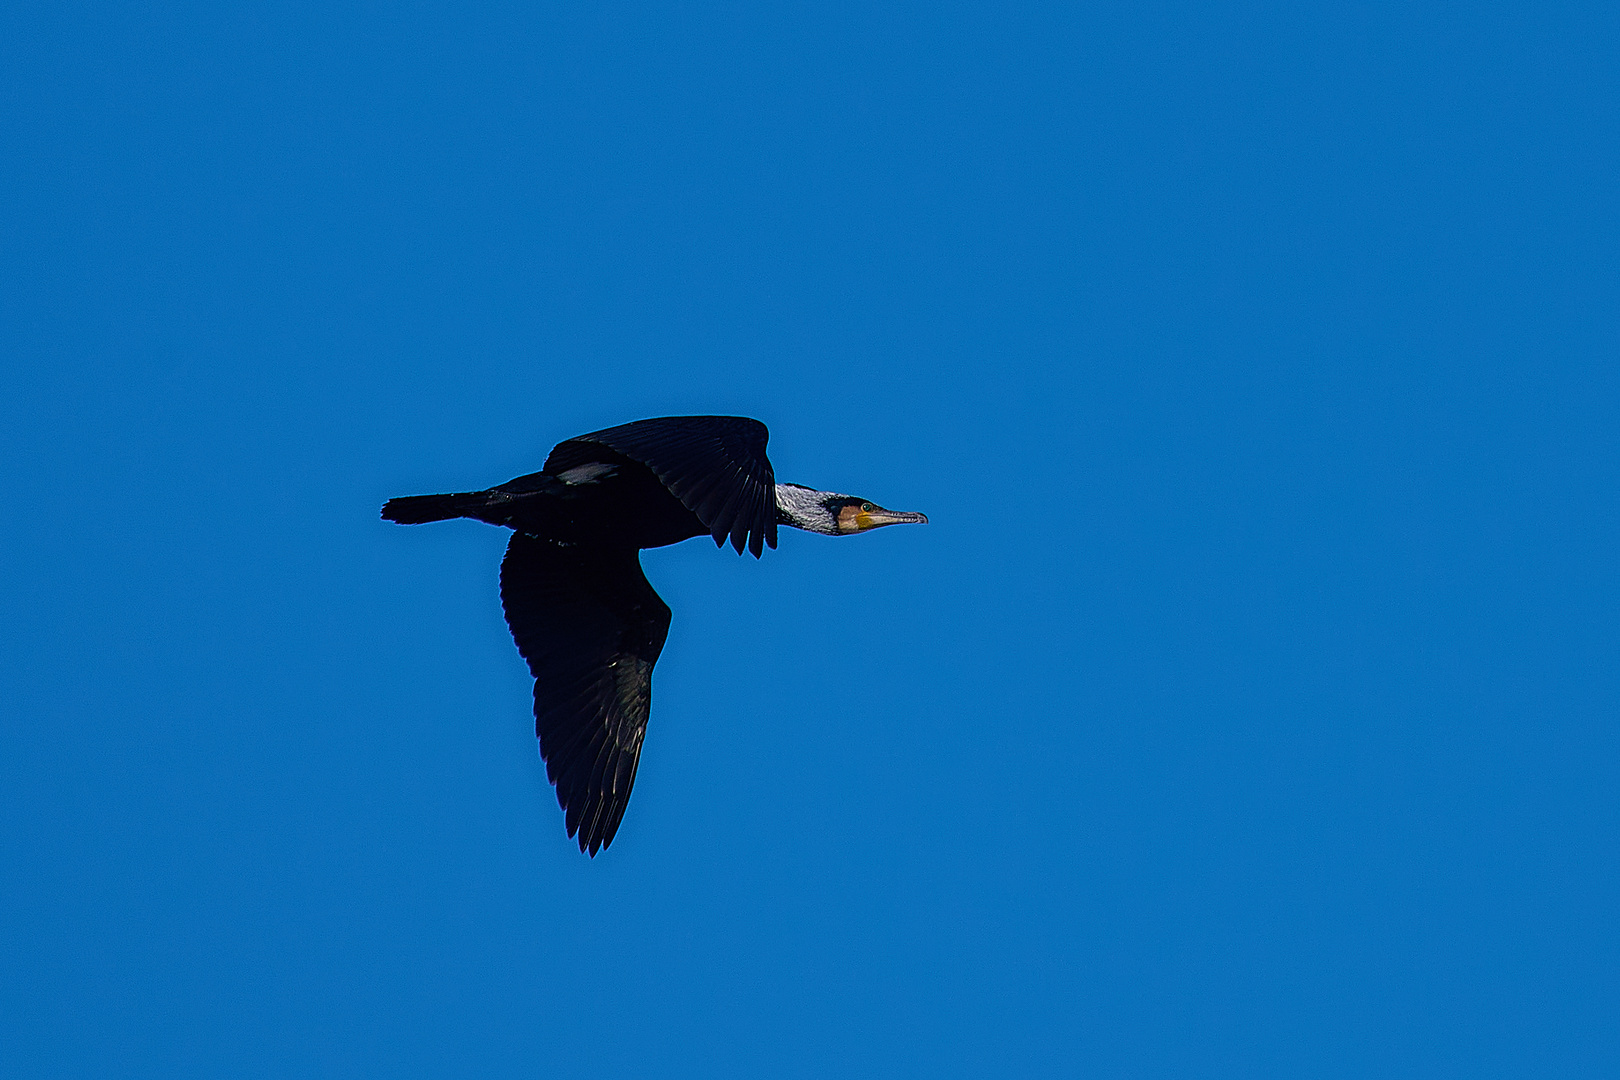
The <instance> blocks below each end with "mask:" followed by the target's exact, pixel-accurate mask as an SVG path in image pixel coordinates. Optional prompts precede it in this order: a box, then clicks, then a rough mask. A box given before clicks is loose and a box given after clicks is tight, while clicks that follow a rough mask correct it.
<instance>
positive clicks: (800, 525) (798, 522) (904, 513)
mask: <svg viewBox="0 0 1620 1080" xmlns="http://www.w3.org/2000/svg"><path fill="white" fill-rule="evenodd" d="M776 508H777V520H778V521H779V522H780V523H781V524H783V525H791V526H793V527H794V528H796V529H804V530H806V531H808V532H818V533H823V534H825V535H827V536H851V535H853V534H855V533H863V532H871V531H872V530H873V529H881V528H882V527H883V526H885V525H904V524H908V523H917V524H923V525H926V524H927V523H928V515H926V514H917V513H913V512H911V511H909V510H886V509H884V508H883V507H881V506H879V505H877V504H876V503H874V502H872V501H871V500H870V499H863V498H860V497H859V496H856V495H841V494H839V493H838V492H835V491H816V490H815V489H814V488H807V487H801V486H800V485H798V484H778V485H776Z"/></svg>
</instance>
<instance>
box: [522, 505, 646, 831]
mask: <svg viewBox="0 0 1620 1080" xmlns="http://www.w3.org/2000/svg"><path fill="white" fill-rule="evenodd" d="M501 606H502V607H503V608H504V609H505V611H506V623H507V625H508V626H510V627H511V628H512V637H513V639H514V640H515V641H516V642H517V647H518V652H520V653H522V654H523V659H525V660H527V661H528V663H529V671H530V672H531V673H533V675H534V730H535V734H536V735H537V736H538V737H539V739H540V756H541V757H542V758H543V759H545V763H546V775H547V776H548V777H550V779H551V782H552V783H553V784H555V785H556V786H557V802H558V803H559V804H560V805H561V806H562V808H563V810H564V811H565V812H566V820H567V825H568V835H569V836H576V835H577V836H578V838H579V850H581V851H584V852H588V853H589V854H591V855H592V856H595V854H596V853H597V851H598V850H599V849H601V848H604V847H607V846H608V845H609V844H611V843H612V842H613V836H614V834H615V833H617V832H618V831H619V822H620V820H621V819H622V818H623V817H624V809H625V806H626V805H627V804H628V803H629V801H630V786H631V785H632V784H634V783H635V779H636V764H637V762H638V761H639V760H640V758H641V740H642V737H643V736H644V735H645V734H646V732H647V712H648V709H649V707H650V705H651V703H652V669H653V664H654V663H656V662H657V660H658V654H659V653H660V652H662V651H663V648H664V638H665V637H666V636H667V635H668V633H669V616H670V612H669V607H668V606H667V605H665V603H664V602H663V601H662V600H661V599H659V597H658V594H657V593H656V592H654V591H653V587H652V586H651V585H649V584H648V583H647V577H646V575H645V574H643V573H642V571H641V560H640V558H639V557H638V554H637V552H636V551H635V549H633V548H625V549H619V550H614V549H608V550H602V549H581V548H576V547H562V546H560V545H558V544H554V543H551V542H550V541H547V540H541V539H538V538H536V537H533V536H527V535H525V534H523V533H516V534H514V535H513V537H512V542H511V543H510V544H509V545H507V548H506V558H505V559H504V560H503V561H502V562H501Z"/></svg>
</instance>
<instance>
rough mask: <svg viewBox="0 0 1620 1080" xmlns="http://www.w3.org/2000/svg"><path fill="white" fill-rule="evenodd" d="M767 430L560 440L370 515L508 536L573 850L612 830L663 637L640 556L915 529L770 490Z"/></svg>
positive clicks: (874, 511) (751, 425)
mask: <svg viewBox="0 0 1620 1080" xmlns="http://www.w3.org/2000/svg"><path fill="white" fill-rule="evenodd" d="M768 437H769V435H768V432H767V431H766V429H765V425H764V424H762V423H760V422H759V421H758V420H750V419H748V418H746V417H741V416H666V417H661V418H659V419H655V420H639V421H637V422H635V423H632V424H623V425H621V426H619V427H614V428H608V429H606V430H605V431H597V432H592V433H591V434H589V435H581V436H579V437H577V438H573V439H568V440H567V441H565V442H561V443H558V444H557V446H556V447H555V448H554V449H553V450H552V451H551V455H550V456H549V457H547V458H546V463H545V466H544V467H543V468H542V469H541V470H540V471H539V472H537V473H531V474H529V475H527V476H520V477H518V478H517V479H516V480H511V481H508V482H507V483H505V484H501V485H500V486H498V487H493V488H489V489H488V490H485V491H469V492H460V493H454V494H448V495H411V496H406V497H404V498H398V499H390V500H389V501H388V503H387V504H386V505H384V506H383V510H382V514H383V517H384V518H386V519H388V520H389V521H394V522H398V523H400V524H402V525H417V524H421V523H423V522H429V521H444V520H446V519H449V518H461V517H465V518H473V519H475V520H478V521H485V522H488V523H490V524H491V525H502V526H505V527H507V528H509V529H512V530H513V531H514V535H513V537H512V540H511V543H510V544H508V546H507V549H506V558H505V559H504V560H503V561H502V563H501V605H502V607H503V608H504V609H505V611H506V622H507V625H508V626H510V627H511V629H512V637H513V639H514V640H515V641H516V642H517V647H518V652H519V653H521V654H522V655H523V658H524V659H525V660H526V661H528V664H529V671H530V672H531V673H532V674H533V675H534V717H535V734H536V735H537V736H538V737H539V740H540V756H541V757H542V758H543V759H544V760H545V763H546V774H547V776H548V777H550V779H551V782H552V783H553V784H555V785H556V787H557V801H558V803H559V804H561V806H562V808H563V810H564V811H565V812H566V823H567V827H568V835H569V836H577V837H578V839H579V849H580V850H581V851H585V852H589V853H590V854H591V855H593V856H594V855H595V854H596V853H597V851H598V850H600V849H601V848H604V847H606V846H607V845H608V844H610V843H612V842H613V837H614V835H615V834H616V833H617V832H618V829H619V822H620V821H621V820H622V819H623V817H624V810H625V806H626V804H627V803H628V802H629V799H630V788H631V785H632V784H634V783H635V779H636V764H637V762H638V761H639V760H640V757H641V743H642V739H643V737H644V736H645V734H646V731H647V714H648V710H649V708H650V705H651V702H652V669H653V664H655V663H656V662H657V661H658V654H659V653H660V652H662V651H663V648H664V638H665V636H666V635H667V634H668V633H669V619H670V611H669V608H668V607H667V606H666V605H665V604H664V602H663V601H662V600H661V599H659V597H658V594H657V593H656V592H654V591H653V588H652V586H651V585H650V584H648V582H647V578H646V575H644V574H643V573H642V571H641V560H640V557H639V555H638V551H639V550H640V549H641V548H648V547H662V546H664V545H666V544H673V543H677V542H679V541H681V540H686V539H689V538H691V537H693V536H703V535H708V536H711V537H713V538H714V541H715V543H716V545H719V546H723V545H724V544H725V543H726V542H727V541H728V540H729V541H730V543H731V545H732V547H734V548H736V550H737V552H738V554H741V553H742V552H743V550H744V549H745V548H746V549H747V550H749V551H751V552H752V553H753V555H754V557H755V558H758V557H759V556H760V554H761V553H762V552H763V551H764V547H765V545H767V544H768V545H770V546H771V547H773V548H774V547H775V546H776V527H777V525H779V524H781V525H791V526H793V527H795V528H800V529H805V530H807V531H810V532H820V533H825V534H827V535H831V536H844V535H850V534H853V533H857V532H866V531H869V530H871V529H875V528H879V527H881V526H884V525H894V524H899V523H902V522H925V521H927V520H928V519H927V518H926V517H924V516H923V515H922V514H913V513H904V512H899V511H890V510H885V509H883V508H882V507H880V506H875V505H873V504H872V503H870V502H868V501H866V500H864V499H860V498H857V497H855V496H851V495H841V494H838V493H836V492H831V491H816V490H814V489H812V488H806V487H800V486H799V485H796V484H778V483H776V477H775V473H774V471H773V470H772V469H771V463H770V461H769V459H767V458H766V456H765V442H766V439H767V438H768Z"/></svg>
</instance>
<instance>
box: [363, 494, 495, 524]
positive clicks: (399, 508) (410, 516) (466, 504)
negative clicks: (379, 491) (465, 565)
mask: <svg viewBox="0 0 1620 1080" xmlns="http://www.w3.org/2000/svg"><path fill="white" fill-rule="evenodd" d="M488 502H489V495H488V493H487V492H483V491H458V492H454V493H453V494H449V495H405V496H402V497H401V498H398V499H389V500H388V501H387V502H385V503H383V508H382V516H383V517H384V518H385V519H386V520H388V521H393V522H397V523H399V524H401V525H422V524H424V523H426V522H429V521H448V520H450V519H451V518H458V517H467V516H468V515H469V514H471V513H472V512H473V511H476V510H481V509H483V508H484V506H485V504H487V503H488Z"/></svg>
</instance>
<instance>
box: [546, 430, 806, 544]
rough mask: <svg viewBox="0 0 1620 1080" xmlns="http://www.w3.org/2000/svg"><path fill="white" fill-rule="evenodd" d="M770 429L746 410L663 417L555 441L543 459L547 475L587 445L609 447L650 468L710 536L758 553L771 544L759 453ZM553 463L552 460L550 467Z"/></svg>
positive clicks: (581, 455)
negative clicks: (739, 413) (740, 413)
mask: <svg viewBox="0 0 1620 1080" xmlns="http://www.w3.org/2000/svg"><path fill="white" fill-rule="evenodd" d="M769 438H770V432H769V431H767V430H766V428H765V425H764V424H762V423H760V422H759V421H758V420H750V419H749V418H748V417H746V416H664V417H659V418H658V419H655V420H637V421H636V422H634V423H631V424H621V425H619V426H618V427H611V428H608V429H606V430H605V431H593V432H591V433H590V434H589V435H581V436H579V437H578V438H574V439H569V440H567V441H566V442H562V443H558V444H557V447H556V448H555V449H554V450H552V451H551V456H550V457H548V458H546V466H545V470H546V472H548V473H552V474H553V475H555V474H556V473H557V472H560V471H562V470H564V469H568V468H571V467H572V466H574V465H576V464H578V463H580V462H581V461H586V460H589V447H588V445H582V444H591V443H595V444H598V445H601V446H606V447H607V448H608V449H610V450H615V451H617V452H618V453H621V454H623V455H624V456H625V457H628V458H630V459H631V460H633V461H639V462H640V463H641V464H643V465H645V466H647V468H649V469H651V470H652V472H653V475H654V476H656V477H658V480H659V482H660V483H662V484H663V485H664V486H665V487H666V488H668V489H669V491H670V493H671V494H673V495H674V496H675V497H676V498H677V499H679V500H681V503H682V505H684V506H685V507H686V508H687V509H688V510H690V511H692V512H693V513H694V514H696V515H697V517H698V520H699V521H701V522H702V523H703V527H704V528H706V529H708V530H709V535H711V536H713V537H714V542H715V543H716V544H717V545H718V544H723V543H725V541H726V537H727V536H728V535H729V536H730V537H731V544H732V546H733V547H735V548H736V549H737V553H738V554H739V555H740V554H742V550H743V546H744V544H745V543H746V544H747V546H748V549H749V550H750V551H752V552H753V553H754V557H755V558H758V557H759V555H760V553H761V551H762V550H763V545H764V544H769V545H770V546H771V547H775V546H776V474H775V472H774V471H773V470H772V469H771V462H770V459H769V458H767V457H766V456H765V442H766V440H767V439H769ZM554 466H555V467H554Z"/></svg>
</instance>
